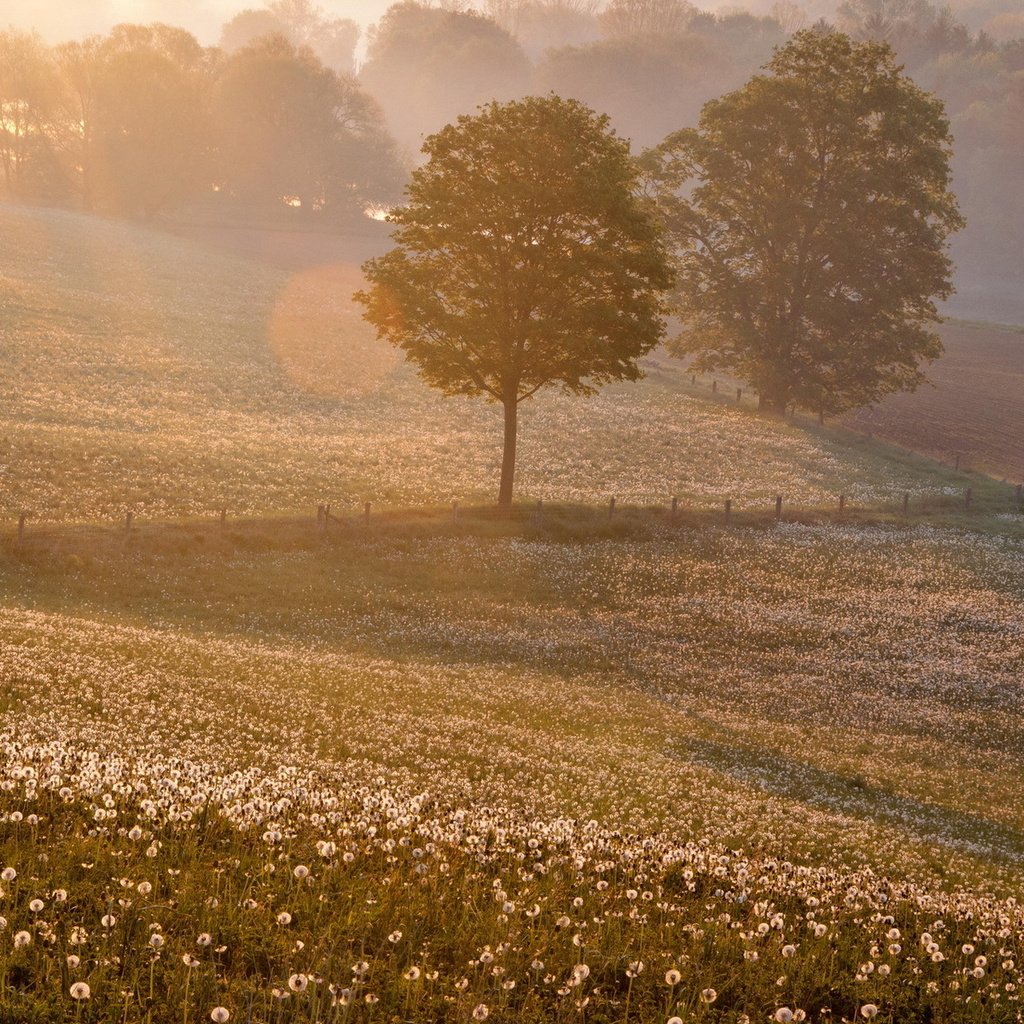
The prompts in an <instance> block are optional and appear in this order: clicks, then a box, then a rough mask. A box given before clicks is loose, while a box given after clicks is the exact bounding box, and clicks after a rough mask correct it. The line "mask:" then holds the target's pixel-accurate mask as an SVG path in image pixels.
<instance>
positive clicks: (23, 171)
mask: <svg viewBox="0 0 1024 1024" xmlns="http://www.w3.org/2000/svg"><path fill="white" fill-rule="evenodd" d="M58 96H59V87H58V79H57V74H56V67H55V65H54V61H53V56H52V54H51V53H50V50H49V49H48V48H47V47H46V45H45V44H44V43H43V41H42V40H41V39H40V38H39V37H38V36H35V35H30V34H28V33H24V32H18V31H17V30H16V29H7V30H6V31H2V32H0V166H2V168H3V183H4V189H5V191H6V193H7V194H8V195H9V196H13V197H16V198H24V197H25V196H26V195H27V194H29V193H31V192H33V191H34V190H35V188H34V186H36V185H37V184H38V182H39V178H40V176H41V175H42V174H45V172H46V170H47V169H48V168H49V166H50V160H51V151H50V149H49V145H48V143H49V128H50V122H51V121H52V119H53V117H54V115H55V113H56V109H57V101H58Z"/></svg>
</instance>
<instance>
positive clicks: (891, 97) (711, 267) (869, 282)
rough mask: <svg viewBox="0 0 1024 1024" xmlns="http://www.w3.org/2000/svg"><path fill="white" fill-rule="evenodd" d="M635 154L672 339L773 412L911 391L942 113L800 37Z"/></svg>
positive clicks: (929, 270)
mask: <svg viewBox="0 0 1024 1024" xmlns="http://www.w3.org/2000/svg"><path fill="white" fill-rule="evenodd" d="M766 71H767V73H766V74H761V75H757V76H755V77H754V78H753V79H751V81H750V82H749V83H748V84H747V85H746V86H744V87H743V88H742V89H739V90H737V91H735V92H733V93H730V94H728V95H726V96H724V97H722V98H721V99H719V100H715V101H712V102H710V103H708V104H707V105H706V106H705V107H704V109H703V112H702V114H701V118H700V125H699V127H698V128H697V129H693V130H684V131H681V132H678V133H676V134H674V135H672V136H671V137H669V138H668V139H667V140H666V141H665V142H664V143H663V144H662V145H661V146H660V147H658V148H657V149H656V150H655V151H653V152H652V153H650V154H648V156H647V162H648V166H649V168H650V171H651V174H652V176H653V178H654V180H656V182H657V185H658V189H659V192H660V204H661V209H662V213H663V215H664V216H665V218H666V221H667V224H668V228H669V232H670V234H671V236H672V238H673V240H674V242H675V244H676V247H677V251H678V264H679V289H678V295H677V304H678V311H679V314H680V316H681V317H682V319H683V321H684V323H685V329H684V332H683V335H682V337H681V339H680V341H679V349H680V351H682V352H686V353H693V354H695V355H696V357H697V363H698V365H699V366H700V367H701V368H704V369H712V368H720V369H724V370H728V371H730V372H733V373H735V374H737V375H738V376H739V377H741V378H743V379H744V380H746V381H748V382H750V383H751V384H752V385H753V386H754V388H755V389H756V390H757V391H758V393H759V395H760V396H761V400H762V403H763V404H764V406H766V407H767V408H770V409H772V410H774V411H776V412H783V411H784V410H786V409H787V408H788V407H789V406H791V405H797V406H800V407H803V408H808V409H812V410H815V411H820V412H822V413H825V412H839V411H841V410H844V409H848V408H851V407H853V406H858V405H863V404H867V403H871V402H873V401H875V400H877V399H878V398H879V397H881V396H882V395H884V394H885V393H887V392H890V391H894V390H906V389H913V388H914V387H916V386H917V385H919V384H920V383H921V382H922V380H923V374H922V372H921V369H920V364H921V362H922V361H923V360H928V359H932V358H934V357H936V356H937V355H938V354H939V353H940V351H941V345H940V342H939V340H938V337H937V335H936V334H935V333H934V331H933V330H932V329H931V326H932V324H933V323H934V322H935V321H937V320H938V313H937V311H936V306H935V303H934V300H935V299H936V298H945V297H947V296H948V295H949V294H950V293H951V291H952V285H951V280H950V278H951V272H952V265H951V262H950V259H949V256H948V253H947V247H946V242H947V237H948V236H949V234H950V233H951V232H953V231H955V230H956V229H958V228H959V227H960V226H961V223H962V222H961V217H960V214H959V212H958V209H957V205H956V200H955V199H954V197H953V195H952V194H951V193H950V191H949V187H948V186H949V179H950V170H949V159H950V134H949V125H948V123H947V121H946V118H945V116H944V113H943V109H942V104H941V103H940V102H939V101H938V100H936V99H935V98H934V97H932V96H930V95H928V94H927V93H925V92H924V91H922V90H921V89H920V88H918V87H917V86H916V85H915V84H914V83H913V82H912V81H911V80H910V79H909V78H907V77H906V76H905V75H904V74H902V72H901V70H900V68H899V67H898V66H897V65H896V63H895V61H894V58H893V54H892V51H891V50H890V49H889V47H888V46H886V45H884V44H879V43H855V42H853V41H852V40H851V39H850V38H849V37H847V36H845V35H842V34H840V33H829V34H824V35H822V34H818V33H815V32H809V31H804V32H800V33H798V34H797V35H796V36H795V37H794V38H793V40H792V41H791V42H790V43H788V44H787V45H786V46H784V47H782V48H781V49H779V50H778V51H777V52H776V55H775V57H774V58H773V59H772V60H771V61H770V62H769V64H768V65H767V69H766Z"/></svg>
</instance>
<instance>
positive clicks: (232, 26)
mask: <svg viewBox="0 0 1024 1024" xmlns="http://www.w3.org/2000/svg"><path fill="white" fill-rule="evenodd" d="M275 35H279V36H285V37H286V38H288V37H290V33H289V31H288V26H287V25H286V24H285V23H284V21H282V20H281V19H280V18H279V17H278V16H277V15H276V14H275V13H274V12H273V11H272V10H270V9H269V8H268V7H261V8H253V7H247V8H246V9H245V10H244V11H239V12H238V13H237V14H236V15H235V16H234V17H233V18H232V19H231V20H230V21H228V22H226V23H225V24H224V27H223V28H222V29H221V32H220V47H221V49H222V50H224V51H225V52H226V53H234V52H235V51H236V50H241V49H243V48H244V47H246V46H250V45H252V44H253V43H255V42H256V40H257V39H265V38H266V37H267V36H275Z"/></svg>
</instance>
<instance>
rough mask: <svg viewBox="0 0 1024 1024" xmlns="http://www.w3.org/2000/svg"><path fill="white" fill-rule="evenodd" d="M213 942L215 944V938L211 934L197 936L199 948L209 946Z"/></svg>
mask: <svg viewBox="0 0 1024 1024" xmlns="http://www.w3.org/2000/svg"><path fill="white" fill-rule="evenodd" d="M211 942H213V936H212V935H210V933H209V932H200V933H199V935H197V936H196V945H197V946H209V945H210V943H211Z"/></svg>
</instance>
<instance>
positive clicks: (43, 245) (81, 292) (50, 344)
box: [0, 208, 1009, 521]
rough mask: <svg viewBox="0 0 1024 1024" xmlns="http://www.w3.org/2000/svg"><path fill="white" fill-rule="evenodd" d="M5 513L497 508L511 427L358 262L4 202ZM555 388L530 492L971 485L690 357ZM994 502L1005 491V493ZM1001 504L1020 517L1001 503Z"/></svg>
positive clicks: (646, 496)
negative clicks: (770, 417)
mask: <svg viewBox="0 0 1024 1024" xmlns="http://www.w3.org/2000/svg"><path fill="white" fill-rule="evenodd" d="M0 229H2V230H0V267H2V268H3V275H4V276H3V283H2V295H3V298H2V307H0V367H2V373H0V381H2V387H3V393H2V404H0V466H2V475H0V483H2V486H0V517H7V518H8V519H11V518H15V519H16V518H17V516H18V515H19V514H20V513H21V512H27V513H28V514H29V515H30V516H32V517H33V518H35V519H38V520H42V521H83V520H99V519H107V520H110V519H120V518H122V517H123V516H124V514H125V512H126V511H127V510H129V509H130V510H132V511H134V512H135V513H137V514H139V515H145V516H148V517H151V518H167V517H174V516H182V515H207V514H211V513H214V512H216V511H218V510H220V509H221V508H227V509H228V510H229V511H230V512H231V513H232V514H234V515H266V514H271V513H278V512H288V513H295V512H304V513H307V514H308V513H311V512H312V511H313V510H314V509H315V508H316V506H317V505H318V504H320V503H321V502H330V503H331V504H332V507H334V508H335V509H337V510H341V509H345V508H349V509H352V508H356V507H358V506H359V505H360V504H361V503H362V502H363V501H371V502H373V503H374V504H375V505H378V506H382V507H387V506H391V507H405V506H411V505H420V504H438V503H447V502H450V501H452V500H459V501H470V502H471V501H480V500H482V499H485V498H489V497H491V496H492V491H493V489H494V488H495V486H496V483H495V482H496V480H497V473H498V467H499V461H500V444H501V430H500V427H501V425H500V416H499V414H498V413H497V412H496V411H495V410H494V409H493V408H492V407H490V406H488V405H486V404H484V403H481V402H475V401H468V400H456V399H448V400H443V401H442V400H439V399H438V398H437V396H436V394H433V393H431V392H430V391H429V390H428V389H427V388H426V387H424V386H423V385H421V384H420V383H419V382H418V381H417V380H416V378H415V376H414V375H413V374H412V373H411V371H410V370H409V369H407V368H406V367H405V366H404V365H403V364H400V363H399V362H398V360H397V358H396V355H395V353H394V352H393V351H392V350H391V349H390V348H389V347H388V346H386V345H384V344H383V343H381V342H378V341H377V340H376V339H375V338H374V337H373V336H372V334H371V333H370V332H369V331H368V330H367V329H366V327H365V326H364V325H362V322H361V320H360V319H359V316H358V313H357V311H356V310H354V309H353V307H352V304H351V303H350V301H349V299H350V295H351V292H352V290H353V288H354V287H355V285H356V283H357V271H356V267H355V265H353V264H345V263H342V264H338V265H333V266H327V267H314V268H305V269H302V270H296V271H289V270H286V269H284V268H283V267H280V266H276V265H273V264H269V263H266V262H263V263H257V262H253V261H245V260H241V259H238V258H236V257H232V256H229V255H225V254H223V253H220V252H214V251H211V250H210V249H209V248H208V247H205V246H199V245H198V244H197V243H195V242H192V241H189V240H183V239H178V238H174V237H170V236H168V235H165V234H160V233H157V232H153V231H147V230H144V229H140V228H137V227H133V226H126V225H123V224H119V223H113V222H102V221H101V222H97V221H95V220H91V219H88V218H82V217H81V216H78V215H73V214H66V213H59V212H53V211H19V210H17V209H14V208H0ZM647 370H648V377H647V379H646V380H645V381H644V382H643V383H642V384H641V385H639V386H623V387H617V388H610V389H608V390H607V391H605V392H603V393H602V394H601V395H600V396H599V397H597V398H594V399H590V400H585V399H573V398H569V397H563V396H558V395H544V396H542V397H540V398H538V399H537V400H536V402H533V403H529V406H530V407H529V408H526V409H524V411H523V413H522V415H521V419H522V445H521V456H520V472H519V489H520V494H521V496H522V497H523V499H524V500H536V499H545V500H554V501H563V502H584V503H587V502H596V503H600V502H605V501H607V500H608V498H609V497H610V496H613V495H614V496H615V497H616V498H617V499H618V500H619V501H620V502H626V503H630V502H632V503H641V504H646V503H659V504H664V503H665V502H667V501H668V500H669V497H670V496H671V495H678V496H679V498H680V500H681V501H682V502H683V503H684V505H686V506H688V507H696V508H702V507H712V506H716V507H717V506H719V505H720V503H721V502H722V501H724V500H725V499H726V498H730V499H732V500H733V501H734V502H735V503H736V506H737V508H741V507H753V506H759V507H764V506H765V505H766V504H769V503H772V502H774V499H775V496H776V495H777V494H782V495H783V496H784V497H785V499H786V501H787V503H788V504H791V505H792V506H793V507H802V508H814V507H817V506H828V507H831V506H832V505H833V504H835V503H836V502H837V499H838V495H839V494H840V493H845V494H846V495H847V497H848V499H849V500H850V501H851V502H853V503H860V504H875V505H890V506H891V505H892V504H893V503H894V502H899V501H900V500H901V499H902V494H903V493H904V491H909V492H910V493H911V494H912V496H913V497H914V499H915V500H916V499H921V500H925V499H938V498H942V497H943V496H946V497H949V496H955V495H957V494H960V493H961V492H962V490H963V488H964V487H965V486H967V485H968V484H970V483H971V481H970V480H969V479H968V478H966V477H964V476H961V475H957V474H937V473H936V470H935V467H934V465H932V464H931V463H928V462H926V461H921V460H914V459H908V458H906V457H904V455H903V453H902V452H900V451H899V450H897V449H892V450H888V451H887V450H885V449H882V448H881V447H880V446H878V445H871V444H865V443H863V441H861V440H859V439H857V438H856V437H851V436H850V435H847V434H844V433H842V432H828V431H826V432H820V433H819V432H814V431H808V430H805V429H800V428H797V427H792V426H788V425H784V424H774V425H767V424H766V423H765V421H764V420H763V419H761V418H760V417H758V416H757V415H755V414H754V413H753V411H752V410H751V409H749V408H747V407H740V408H735V407H733V405H731V404H730V403H728V402H726V401H723V402H722V403H721V404H719V405H715V404H712V403H709V402H708V401H707V400H706V398H707V394H708V383H707V382H704V383H703V384H702V385H698V386H697V387H691V386H690V384H689V377H688V376H687V375H686V374H685V372H684V371H683V370H682V369H681V368H680V367H679V366H678V364H676V363H674V362H673V361H671V360H667V359H660V358H653V359H651V360H649V361H648V365H647ZM975 485H976V486H979V487H983V486H985V485H984V482H983V481H977V482H976V483H975ZM999 500H1000V502H1002V507H1009V506H1008V505H1006V502H1005V496H1003V497H1001V498H1000V499H999Z"/></svg>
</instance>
